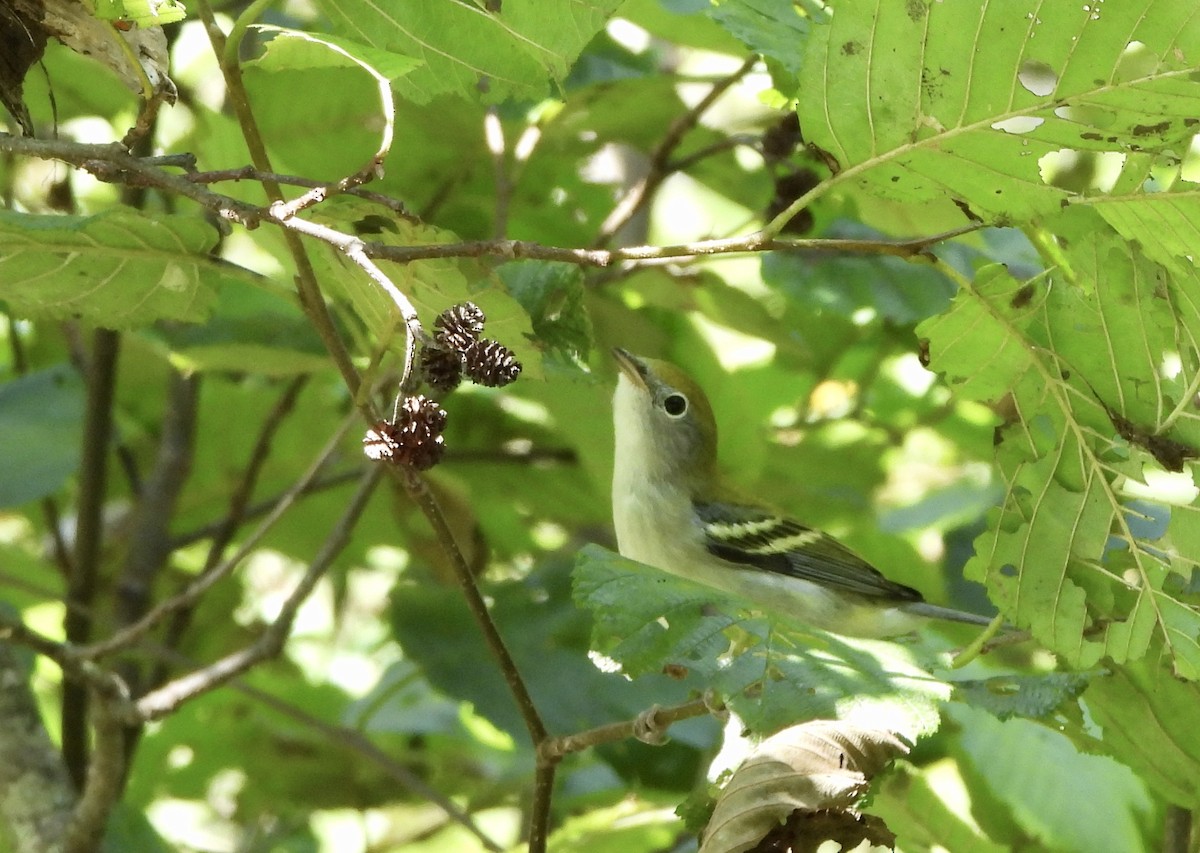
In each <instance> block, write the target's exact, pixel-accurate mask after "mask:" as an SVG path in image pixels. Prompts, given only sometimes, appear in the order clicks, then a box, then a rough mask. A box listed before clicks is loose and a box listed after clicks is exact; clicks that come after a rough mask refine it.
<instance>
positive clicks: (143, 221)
mask: <svg viewBox="0 0 1200 853" xmlns="http://www.w3.org/2000/svg"><path fill="white" fill-rule="evenodd" d="M217 238H218V235H217V232H216V230H215V229H214V228H213V227H212V226H211V225H210V224H209V223H207V222H205V221H204V220H202V219H198V218H195V217H190V216H181V215H162V214H160V215H156V216H153V217H151V216H145V215H142V214H138V213H134V212H132V211H128V210H112V211H108V212H105V213H100V214H97V215H96V216H33V215H29V214H21V213H13V212H11V211H0V282H3V283H2V284H0V299H3V300H4V301H5V302H7V303H8V305H9V307H10V309H11V310H12V311H14V312H15V313H18V314H25V315H29V316H42V317H52V318H68V317H79V318H82V319H83V320H85V321H87V322H88V323H93V324H95V325H99V326H105V327H108V328H115V329H122V328H130V327H133V326H141V325H146V324H148V323H152V322H154V321H155V320H183V321H188V322H196V321H199V320H202V319H204V317H205V316H207V314H208V310H209V307H210V306H211V304H212V301H213V299H214V297H215V292H216V288H217V287H218V286H219V285H221V284H222V283H223V282H226V281H238V282H250V283H256V282H257V278H256V276H254V275H253V274H252V273H250V272H249V271H247V270H244V269H241V268H240V267H236V266H234V265H232V264H227V263H223V262H222V261H221V260H219V259H218V258H215V257H213V256H211V255H210V254H209V252H210V251H212V249H213V248H214V247H215V246H216V244H217Z"/></svg>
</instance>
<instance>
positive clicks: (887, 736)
mask: <svg viewBox="0 0 1200 853" xmlns="http://www.w3.org/2000/svg"><path fill="white" fill-rule="evenodd" d="M907 752H908V744H906V743H905V742H904V741H903V740H901V739H900V738H898V737H896V735H895V734H894V733H892V732H889V731H887V730H885V729H872V728H866V727H863V726H855V725H851V724H848V723H844V722H838V721H835V720H815V721H813V722H810V723H804V724H802V725H798V726H792V727H790V728H787V729H784V730H783V731H781V732H779V733H778V734H775V735H772V736H771V737H769V738H767V739H766V740H764V741H763V742H762V743H761V744H759V745H758V746H757V747H756V748H755V749H754V751H753V752H751V753H750V755H748V756H747V757H746V759H745V761H743V762H742V763H741V764H740V765H739V766H738V768H737V770H735V771H734V772H733V775H732V776H731V777H730V778H729V781H728V782H727V783H726V784H725V787H724V788H723V789H722V791H721V794H720V796H719V797H718V798H717V803H716V807H715V808H714V809H713V814H712V817H711V818H710V819H709V822H708V826H707V827H706V829H705V832H704V839H703V842H702V843H701V845H700V853H725V851H743V850H749V849H752V848H755V846H756V845H757V844H758V843H759V842H760V841H762V839H763V838H764V836H766V835H767V834H768V833H769V832H770V831H771V830H772V829H774V828H775V827H777V826H778V825H779V824H781V823H782V822H784V821H785V820H787V819H788V818H789V817H790V816H791V815H792V813H793V812H795V811H797V810H801V811H805V812H815V811H821V810H836V811H845V810H848V809H849V808H850V807H851V806H853V805H854V804H855V803H856V802H857V801H858V800H860V799H861V798H862V797H863V796H864V795H865V794H866V792H867V788H868V782H869V781H870V779H871V777H873V776H874V775H876V774H877V773H879V771H880V770H882V769H883V768H884V767H886V766H887V764H888V763H889V762H890V761H891V760H892V759H893V758H895V757H896V756H898V755H904V754H906V753H907ZM806 840H810V841H812V842H814V845H815V844H816V843H819V842H821V841H824V840H825V839H824V838H812V839H806Z"/></svg>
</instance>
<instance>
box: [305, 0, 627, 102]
mask: <svg viewBox="0 0 1200 853" xmlns="http://www.w3.org/2000/svg"><path fill="white" fill-rule="evenodd" d="M319 5H320V7H321V9H322V10H323V11H324V12H325V14H326V15H327V16H328V17H329V19H330V21H331V22H332V24H333V27H334V29H335V30H336V31H337V32H338V33H339V34H341V35H344V36H346V37H348V38H351V39H353V40H355V41H357V42H360V43H362V44H367V45H371V46H373V47H376V48H378V49H380V50H385V51H389V52H395V53H399V54H403V55H406V56H416V57H420V58H421V59H422V60H423V61H424V63H425V64H424V65H423V66H422V67H421V68H419V69H416V70H415V71H414V72H413V73H411V74H408V75H407V76H405V77H403V78H401V79H400V80H398V81H397V82H396V91H397V93H399V94H400V95H401V96H402V97H405V98H408V99H411V100H413V101H416V102H418V103H425V102H426V101H428V100H429V99H430V98H432V97H433V96H434V95H438V94H441V93H445V92H450V93H453V94H456V95H459V96H462V97H468V98H477V97H479V96H480V94H481V93H486V94H485V97H486V99H487V100H489V101H498V100H503V99H504V98H505V97H524V98H537V97H541V96H542V95H544V94H545V93H546V91H547V90H548V84H549V83H550V82H551V81H555V82H561V81H562V80H563V79H565V77H566V75H567V71H568V70H569V69H570V67H571V63H572V62H574V60H575V57H577V56H578V55H579V52H580V51H581V50H582V49H583V47H584V45H586V44H587V43H588V42H589V41H590V40H591V39H592V37H593V36H594V35H595V34H596V33H597V32H599V31H600V29H601V28H603V26H604V24H605V22H606V21H607V19H608V16H609V14H610V13H611V12H612V11H613V10H614V9H616V7H617V6H619V5H620V2H619V0H570V2H567V0H557V2H552V3H546V2H545V0H505V2H504V3H503V4H502V5H501V6H500V8H499V11H495V12H491V11H488V10H486V9H484V8H483V7H482V6H481V5H476V4H474V3H469V2H464V0H430V2H422V3H408V2H402V0H383V2H368V0H337V2H329V0H323V2H321V3H320V4H319Z"/></svg>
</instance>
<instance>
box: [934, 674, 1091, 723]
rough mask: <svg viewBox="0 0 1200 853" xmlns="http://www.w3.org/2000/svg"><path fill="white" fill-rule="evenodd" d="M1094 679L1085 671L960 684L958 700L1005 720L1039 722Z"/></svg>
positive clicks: (957, 685)
mask: <svg viewBox="0 0 1200 853" xmlns="http://www.w3.org/2000/svg"><path fill="white" fill-rule="evenodd" d="M1092 679H1093V675H1092V674H1091V673H1082V672H1044V673H1035V674H1032V675H1022V674H1015V673H1010V674H1006V675H996V676H992V677H991V678H983V679H975V680H970V681H956V682H954V698H955V699H959V700H961V701H963V702H966V703H967V704H969V705H972V706H974V707H976V708H982V709H983V710H985V711H987V712H989V713H990V714H992V715H994V716H995V717H998V718H999V719H1001V720H1006V719H1008V718H1009V717H1030V718H1034V719H1039V718H1043V717H1046V716H1048V715H1049V714H1051V713H1053V712H1054V711H1055V709H1057V708H1058V707H1060V706H1061V705H1062V704H1063V703H1064V702H1067V701H1069V700H1073V699H1075V698H1076V697H1078V696H1079V695H1080V694H1081V693H1082V692H1083V691H1084V690H1085V689H1086V688H1087V686H1088V685H1089V684H1091V682H1092Z"/></svg>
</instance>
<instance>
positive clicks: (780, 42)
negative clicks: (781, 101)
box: [711, 0, 809, 75]
mask: <svg viewBox="0 0 1200 853" xmlns="http://www.w3.org/2000/svg"><path fill="white" fill-rule="evenodd" d="M711 14H712V16H713V20H715V21H716V22H717V23H718V24H720V25H721V26H722V27H723V28H724V29H725V30H727V31H728V32H729V33H730V34H731V35H733V36H734V37H735V38H736V39H738V40H739V41H740V42H742V43H743V44H745V45H746V47H748V48H750V49H751V50H753V51H756V52H758V53H761V54H762V55H763V56H767V57H770V58H771V59H775V60H778V61H779V63H780V64H781V65H782V66H783V67H784V68H786V69H787V70H788V71H789V72H790V73H791V74H793V75H798V74H799V73H800V65H801V62H802V61H803V59H804V44H805V41H806V40H807V37H808V29H809V21H808V19H807V18H805V17H803V16H801V14H800V11H799V10H798V9H797V8H796V6H795V4H794V3H792V0H732V2H723V3H719V4H717V6H716V8H714V9H713V10H712V12H711Z"/></svg>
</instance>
